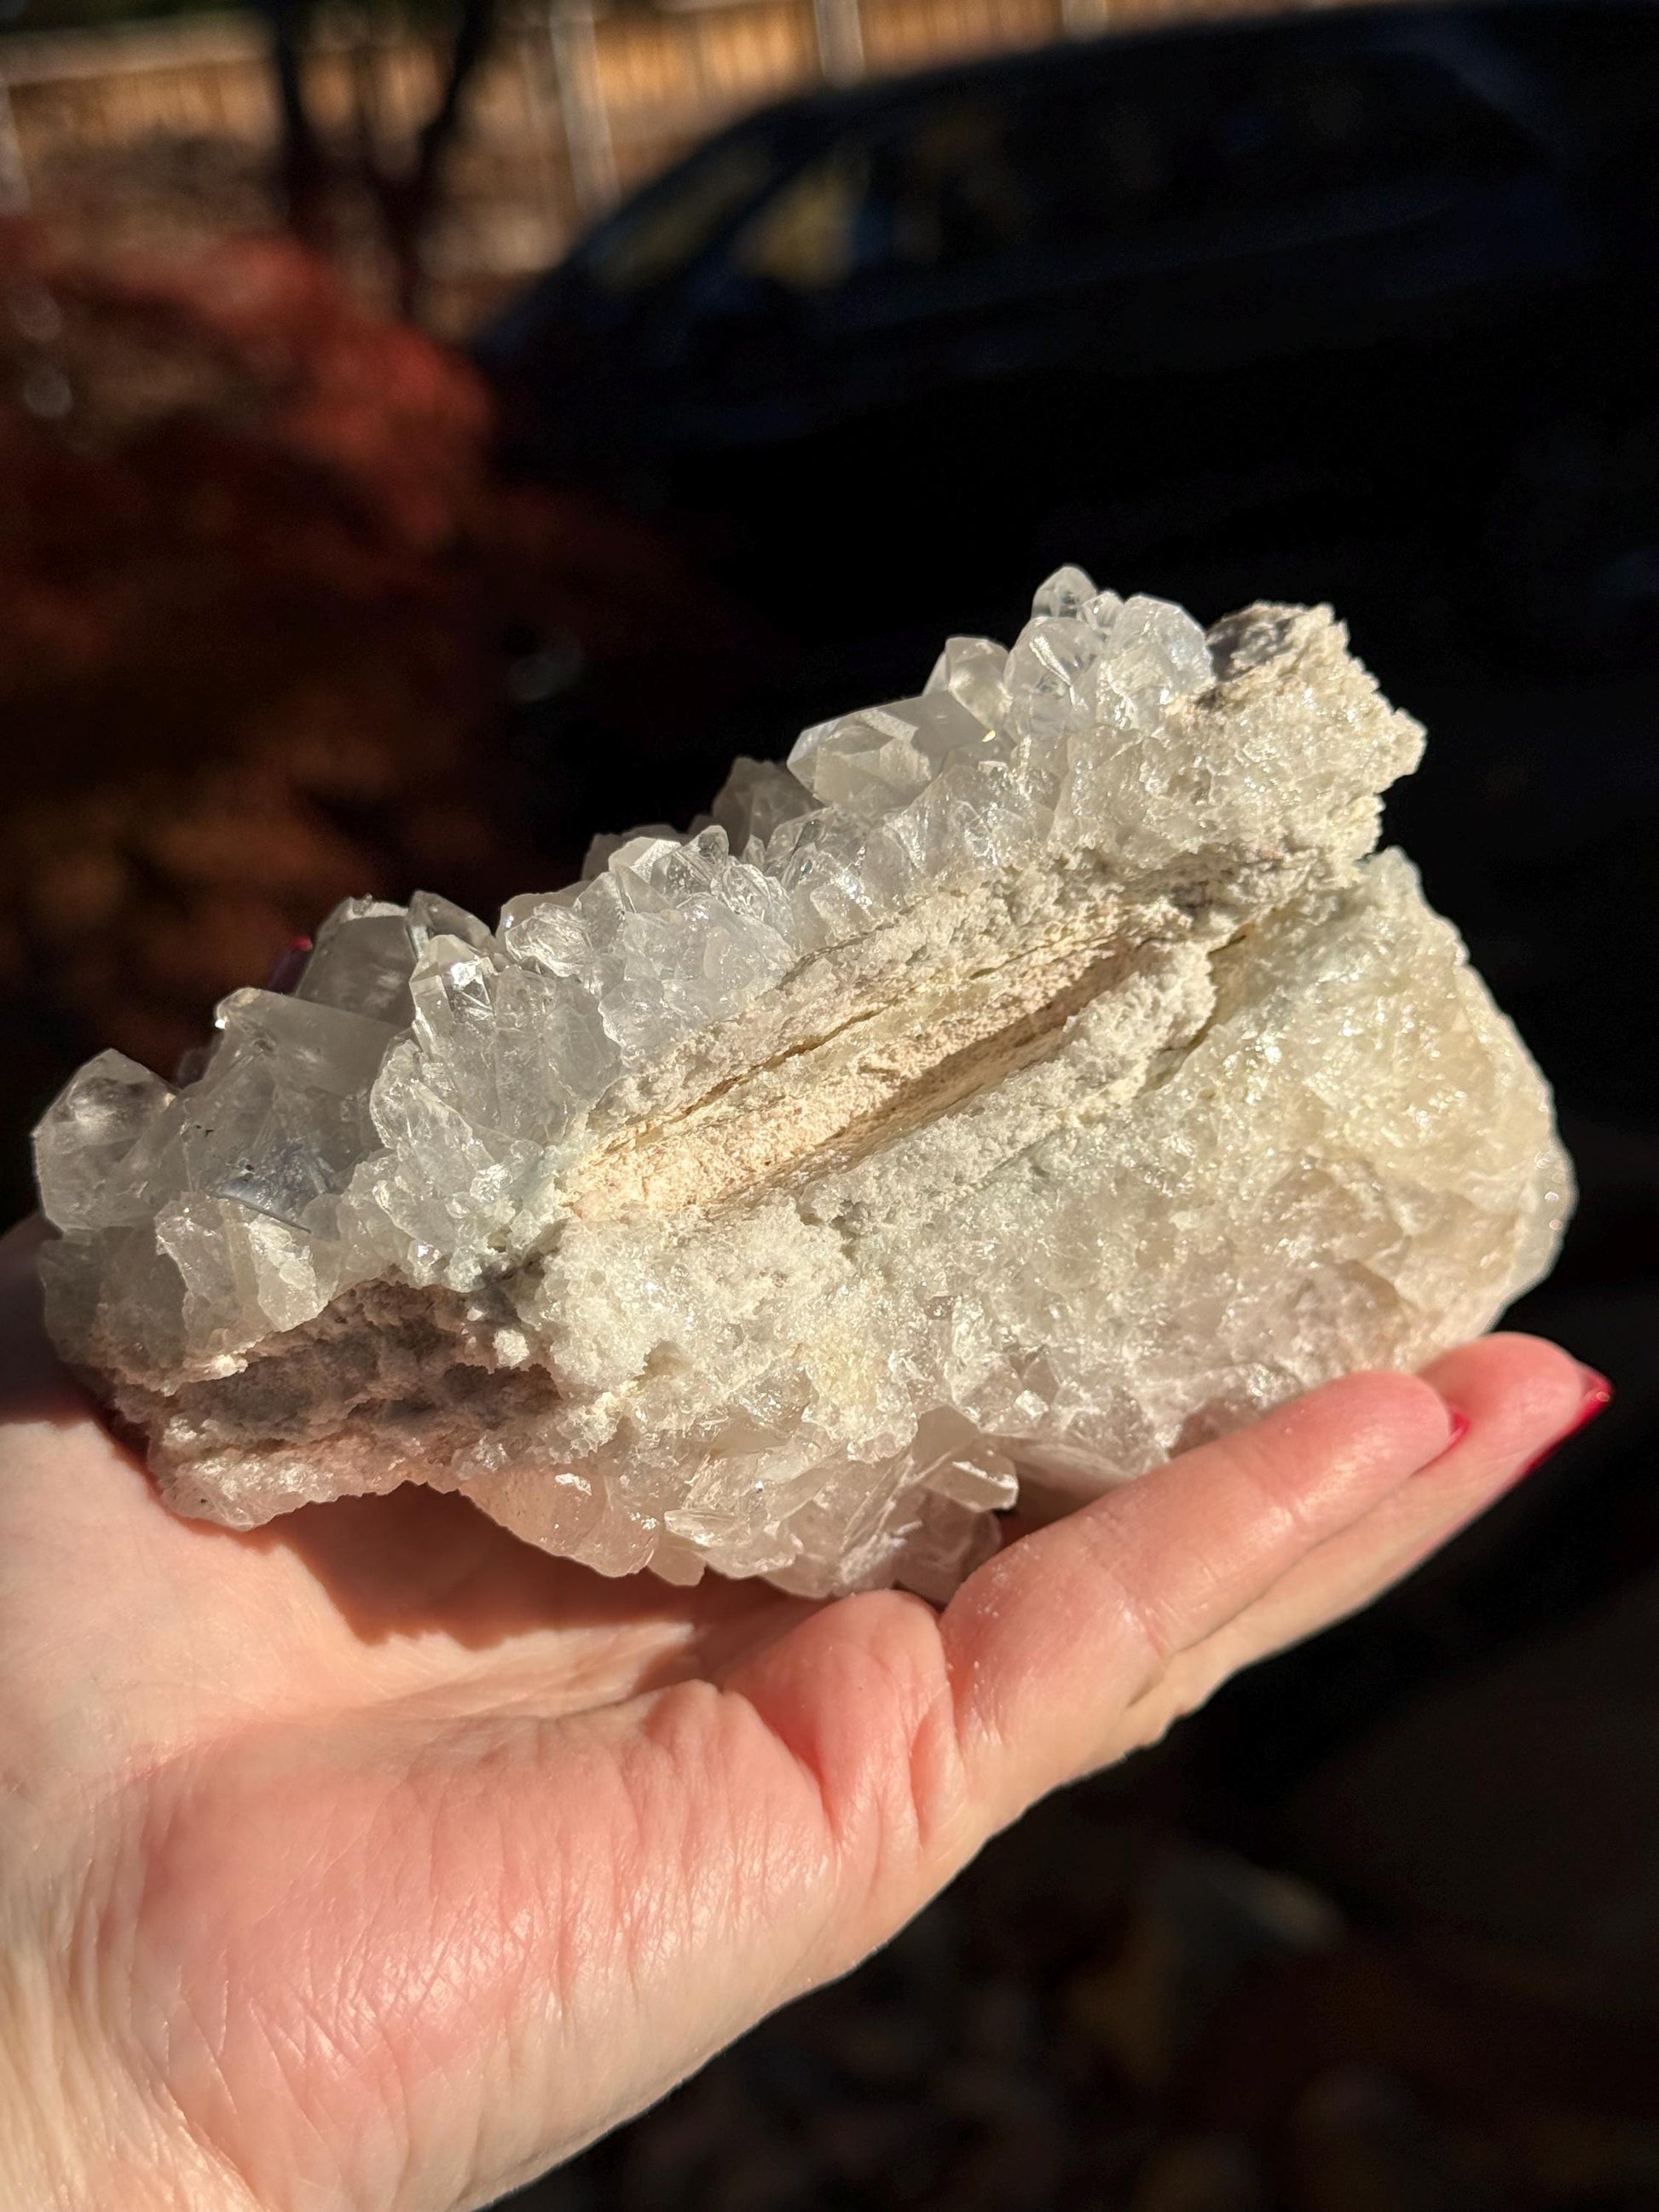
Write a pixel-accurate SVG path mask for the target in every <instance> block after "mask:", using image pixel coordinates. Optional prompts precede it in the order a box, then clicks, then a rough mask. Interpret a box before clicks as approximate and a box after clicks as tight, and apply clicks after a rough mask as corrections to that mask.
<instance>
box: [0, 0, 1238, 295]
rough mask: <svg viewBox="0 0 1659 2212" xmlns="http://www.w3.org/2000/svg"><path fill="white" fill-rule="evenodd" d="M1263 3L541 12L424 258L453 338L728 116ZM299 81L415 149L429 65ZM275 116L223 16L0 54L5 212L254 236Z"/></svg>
mask: <svg viewBox="0 0 1659 2212" xmlns="http://www.w3.org/2000/svg"><path fill="white" fill-rule="evenodd" d="M1260 4H1261V0H657V4H655V5H645V4H641V0H634V3H633V4H630V5H623V6H614V5H613V6H605V5H604V4H598V5H596V4H594V0H553V5H552V6H551V7H550V9H534V10H527V11H526V12H524V13H522V14H520V15H518V16H516V17H515V18H513V20H511V21H509V23H508V26H507V29H506V31H505V33H503V35H502V36H501V38H500V39H499V40H498V41H497V43H496V46H495V49H494V52H493V53H492V55H491V57H490V58H489V62H488V63H487V64H486V65H485V66H484V68H483V70H481V71H480V73H479V75H478V76H477V79H476V80H475V82H474V86H473V88H472V90H471V96H470V100H469V106H468V115H467V126H466V131H465V137H464V138H463V141H462V143H461V144H460V145H459V148H458V149H457V153H456V156H455V161H454V167H453V191H452V194H451V199H450V205H449V209H448V212H447V216H446V219H445V223H444V227H443V229H442V232H441V234H440V235H439V236H438V237H437V238H436V239H435V241H434V243H433V247H432V270H433V275H434V277H435V283H436V285H437V289H438V292H439V297H440V319H441V320H444V321H447V322H450V323H454V322H457V321H459V320H462V319H465V317H466V315H467V314H469V313H472V312H475V311H476V309H477V307H478V306H480V305H482V304H483V302H484V301H485V300H487V299H488V298H489V296H490V295H494V294H495V293H498V292H499V291H500V290H501V288H502V286H503V285H504V284H507V283H512V282H513V281H516V280H517V279H519V278H520V277H522V276H523V275H524V274H526V272H527V271H529V270H533V269H536V268H539V267H543V266H544V265H546V264H548V263H549V262H550V261H552V260H554V259H555V258H557V256H558V255H559V254H560V253H561V252H562V251H563V250H564V248H565V246H567V245H568V243H569V241H570V240H571V239H572V237H573V236H574V234H576V233H577V232H578V231H579V230H580V228H581V227H582V226H583V225H584V224H585V223H586V222H588V221H590V220H591V219H592V218H593V217H594V216H597V215H599V214H600V213H602V212H603V211H604V210H605V208H606V207H608V206H610V205H611V204H612V203H613V202H614V201H615V200H616V199H617V197H618V196H619V195H620V194H622V193H624V192H626V191H629V190H630V189H631V188H633V187H634V186H635V185H637V184H639V183H640V182H641V181H642V180H643V179H645V178H647V177H648V176H650V175H651V174H652V173H653V172H655V171H656V170H658V169H659V168H661V167H663V166H664V165H665V163H666V162H667V161H671V160H672V159H673V158H674V157H675V156H676V155H678V154H679V153H680V152H682V151H683V150H684V149H686V148H688V147H689V146H691V145H693V144H695V143H696V142H697V141H698V140H699V139H700V138H702V137H706V136H707V135H708V132H709V131H711V130H714V129H715V128H717V127H718V126H719V125H721V124H722V123H725V122H726V121H727V120H729V119H730V118H732V117H734V116H736V115H738V114H740V113H742V112H744V110H746V109H750V108H753V107H757V106H762V105H763V104H764V103H765V102H766V101H768V100H775V99H779V98H781V97H783V96H784V95H786V94H788V93H790V92H793V91H796V90H799V89H801V88H805V87H807V86H810V85H814V84H819V83H823V82H848V81H850V80H853V79H854V78H857V77H859V76H865V75H885V74H889V73H892V72H896V71H900V70H909V69H916V68H921V67H924V66H926V65H927V64H930V63H933V62H936V61H940V60H944V59H946V58H951V57H953V56H963V55H969V54H977V53H987V52H994V51H996V50H998V49H1003V48H1012V47H1021V46H1038V45H1042V44H1043V43H1045V42H1047V41H1048V40H1054V39H1058V38H1061V37H1065V36H1068V35H1078V34H1083V33H1091V32H1094V31H1097V30H1099V29H1101V28H1103V27H1109V26H1111V25H1114V24H1121V25H1123V26H1125V27H1127V26H1128V25H1130V24H1139V23H1143V22H1148V21H1158V20H1164V19H1169V18H1172V17H1175V16H1187V15H1195V14H1205V15H1219V14H1226V13H1236V12H1241V11H1242V10H1243V9H1247V8H1249V7H1251V6H1253V5H1254V6H1259V5H1260ZM307 67H308V70H309V71H310V73H311V76H312V81H313V83H312V89H313V96H314V99H315V101H316V104H317V106H318V108H319V112H320V113H321V114H322V116H323V117H324V118H325V121H331V123H332V124H333V125H334V126H335V127H337V128H340V129H343V128H344V127H345V125H346V124H347V120H348V118H349V117H350V115H351V114H352V113H353V112H354V106H355V104H356V101H357V100H359V99H360V98H361V96H362V94H363V92H364V90H365V88H367V92H368V104H369V106H370V109H371V112H373V115H374V119H375V122H376V125H377V127H378V128H379V130H380V131H381V132H382V133H383V134H384V135H385V137H386V139H387V141H388V142H392V143H398V142H401V143H408V142H409V140H410V139H411V138H412V136H413V133H414V131H415V129H416V127H417V126H418V124H419V122H420V120H421V118H422V116H423V115H424V114H425V113H426V112H427V111H428V108H429V106H430V104H431V101H432V100H433V97H434V95H435V89H436V86H437V82H438V73H439V62H438V57H437V56H436V55H435V52H434V51H433V49H432V48H431V47H430V46H429V45H428V44H427V43H426V42H425V41H423V40H421V39H419V38H417V37H416V36H414V35H412V34H411V33H409V32H407V31H388V30H386V29H381V30H379V31H375V30H374V29H372V28H370V27H368V25H367V24H366V21H364V20H363V19H359V20H357V21H356V22H355V23H354V22H353V21H351V20H350V19H349V18H346V17H341V18H339V19H337V20H335V21H325V24H324V26H323V27H322V29H321V30H320V32H319V37H318V38H317V40H316V41H315V43H314V45H313V50H312V52H311V53H310V55H309V58H308V62H307ZM276 127H277V118H276V100H275V93H274V86H273V82H272V78H271V74H270V66H269V62H268V57H267V50H266V46H265V42H264V33H263V31H262V29H261V27H259V25H258V23H257V22H256V21H254V20H253V19H252V18H251V17H249V16H246V15H202V16H197V17H194V18H182V19H179V18H174V19H173V20H171V21H165V22H157V23H151V24H142V25H128V26H125V27H120V28H118V29H110V30H103V31H99V32H78V33H62V34H58V35H56V36H27V37H23V36H11V37H8V38H4V39H0V211H3V210H5V209H7V208H12V209H21V208H27V207H30V206H35V207H39V208H40V209H42V210H45V211H49V212H52V213H54V214H56V215H57V216H58V217H59V218H60V220H63V221H65V222H69V223H70V225H71V227H72V226H73V225H75V224H76V222H78V223H80V224H81V225H82V226H83V227H84V228H86V229H87V230H88V233H89V234H94V235H95V236H96V238H97V240H99V242H100V243H101V244H103V245H105V246H111V245H113V246H118V247H119V246H137V247H141V248H142V247H154V246H162V247H166V246H176V245H185V244H190V243H193V242H196V241H197V240H200V239H203V238H205V237H210V236H213V235H215V234H222V233H224V232H225V231H227V230H233V229H235V228H241V227H246V226H248V225H258V224H259V223H261V222H269V221H270V219H271V217H272V216H273V215H274V212H275V210H274V208H273V207H272V205H271V204H270V198H269V191H270V185H269V179H270V157H271V155H272V152H273V150H274V148H275V145H276Z"/></svg>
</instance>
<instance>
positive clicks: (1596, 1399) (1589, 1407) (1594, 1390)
mask: <svg viewBox="0 0 1659 2212" xmlns="http://www.w3.org/2000/svg"><path fill="white" fill-rule="evenodd" d="M1578 1372H1579V1374H1580V1375H1581V1376H1583V1381H1584V1395H1583V1397H1582V1398H1581V1399H1580V1400H1579V1401H1578V1411H1577V1413H1575V1414H1574V1415H1573V1417H1572V1419H1571V1421H1569V1422H1568V1424H1567V1425H1566V1427H1565V1429H1563V1430H1562V1431H1561V1433H1560V1435H1559V1437H1557V1438H1556V1439H1555V1442H1554V1443H1553V1444H1546V1445H1545V1447H1544V1449H1543V1450H1542V1451H1541V1452H1540V1453H1539V1454H1538V1455H1537V1457H1536V1458H1535V1459H1529V1460H1528V1462H1527V1463H1526V1465H1525V1466H1524V1467H1523V1468H1522V1470H1521V1474H1522V1475H1528V1474H1531V1473H1532V1471H1533V1469H1534V1468H1535V1467H1542V1465H1543V1464H1544V1462H1545V1461H1546V1460H1547V1459H1548V1458H1549V1456H1550V1455H1551V1454H1552V1453H1553V1452H1558V1451H1559V1450H1560V1449H1561V1447H1562V1445H1563V1444H1564V1443H1565V1442H1566V1441H1567V1438H1568V1437H1576V1436H1577V1433H1578V1431H1579V1430H1580V1429H1583V1428H1588V1427H1589V1424H1590V1423H1591V1422H1592V1421H1593V1420H1594V1419H1595V1417H1596V1415H1597V1414H1598V1413H1605V1412H1606V1411H1607V1407H1609V1406H1610V1405H1611V1404H1612V1403H1613V1385H1612V1383H1609V1382H1608V1380H1607V1376H1605V1375H1598V1374H1597V1373H1596V1371H1595V1368H1593V1367H1586V1366H1585V1365H1584V1364H1583V1362H1582V1361H1581V1362H1580V1364H1579V1368H1578ZM1519 1479H1520V1478H1519V1477H1517V1478H1516V1480H1519Z"/></svg>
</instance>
